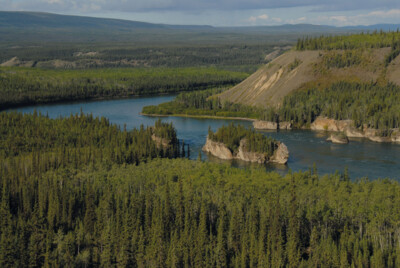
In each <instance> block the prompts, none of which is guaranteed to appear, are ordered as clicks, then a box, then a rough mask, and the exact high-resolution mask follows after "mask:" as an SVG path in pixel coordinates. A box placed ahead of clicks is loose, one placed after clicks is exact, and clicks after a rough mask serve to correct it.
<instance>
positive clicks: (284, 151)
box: [270, 143, 289, 165]
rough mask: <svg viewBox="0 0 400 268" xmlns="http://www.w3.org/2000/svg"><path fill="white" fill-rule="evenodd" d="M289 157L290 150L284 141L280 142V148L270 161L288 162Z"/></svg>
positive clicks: (277, 162)
mask: <svg viewBox="0 0 400 268" xmlns="http://www.w3.org/2000/svg"><path fill="white" fill-rule="evenodd" d="M288 159H289V150H288V148H287V147H286V145H285V144H284V143H279V145H278V149H277V150H275V152H274V155H273V156H272V157H271V159H270V161H271V162H272V163H276V164H282V165H284V164H286V163H287V161H288Z"/></svg>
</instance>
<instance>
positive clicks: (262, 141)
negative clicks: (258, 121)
mask: <svg viewBox="0 0 400 268" xmlns="http://www.w3.org/2000/svg"><path fill="white" fill-rule="evenodd" d="M208 138H209V139H211V140H212V141H216V142H221V143H223V144H225V145H226V146H227V147H228V148H229V150H231V152H235V153H237V151H238V149H239V146H240V141H241V140H242V139H245V140H246V149H247V150H248V151H249V152H258V153H265V154H266V155H267V156H272V155H273V153H274V151H275V149H276V148H277V146H278V144H277V141H276V140H274V139H272V138H270V137H267V136H264V135H263V134H261V133H257V132H256V131H255V130H254V129H247V128H245V127H243V126H241V125H235V124H233V123H231V124H229V125H228V126H222V127H220V128H219V129H218V130H217V131H216V132H215V133H214V132H213V131H212V130H211V129H209V130H208Z"/></svg>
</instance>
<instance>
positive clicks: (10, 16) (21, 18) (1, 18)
mask: <svg viewBox="0 0 400 268" xmlns="http://www.w3.org/2000/svg"><path fill="white" fill-rule="evenodd" d="M0 27H48V28H69V27H71V28H74V27H78V28H82V27H90V28H113V27H117V28H141V29H146V28H153V29H154V28H161V29H202V30H204V29H207V30H217V29H218V30H233V31H248V30H252V31H260V30H270V31H282V30H284V31H299V30H303V31H306V32H314V31H343V29H350V30H351V29H353V30H355V29H365V30H375V29H376V30H379V29H382V30H396V29H397V28H400V24H375V25H369V26H363V25H359V26H344V27H336V26H329V25H314V24H282V25H272V26H237V27H214V26H210V25H172V24H157V23H150V22H141V21H132V20H123V19H111V18H98V17H86V16H75V15H60V14H54V13H46V12H29V11H0Z"/></svg>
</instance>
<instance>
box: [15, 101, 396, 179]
mask: <svg viewBox="0 0 400 268" xmlns="http://www.w3.org/2000/svg"><path fill="white" fill-rule="evenodd" d="M173 98H174V96H156V97H139V98H131V99H122V100H101V101H91V102H76V103H61V104H51V105H37V106H30V107H23V108H18V109H13V110H16V111H21V112H24V113H32V112H33V111H34V110H35V109H36V110H37V111H38V112H41V113H42V114H48V115H49V117H51V118H57V117H60V116H62V117H65V116H69V115H71V114H75V113H80V111H81V109H82V111H83V112H84V113H92V114H93V115H94V116H99V117H100V116H104V117H106V118H108V119H109V120H110V122H111V123H114V124H118V125H120V126H123V125H124V124H126V126H127V129H132V128H135V127H139V126H140V125H142V124H143V125H145V126H147V125H153V124H154V122H155V121H156V120H158V117H148V116H142V115H140V112H141V110H142V107H143V106H147V105H157V104H160V103H163V102H167V101H170V100H172V99H173ZM10 111H11V110H10ZM161 119H162V120H163V121H165V122H172V123H173V124H174V126H175V128H176V129H177V133H178V138H179V139H181V140H184V141H185V144H189V146H190V158H191V159H196V158H197V157H198V155H199V152H200V151H201V147H202V146H203V144H204V143H205V140H206V136H207V131H208V127H209V126H210V127H211V129H212V130H214V131H215V130H217V129H218V128H219V127H220V126H222V125H227V124H229V123H230V122H232V120H225V119H197V118H182V117H161ZM235 123H240V124H243V125H245V126H251V122H249V121H241V120H235ZM263 133H265V135H269V136H272V137H274V138H276V139H278V140H280V141H282V142H283V143H285V144H286V145H287V147H288V149H289V152H290V157H289V161H288V164H287V165H285V166H283V165H272V164H267V165H265V168H266V170H275V171H277V172H279V173H283V174H284V173H286V172H287V171H288V170H289V169H290V170H292V171H299V170H303V171H304V170H307V169H309V168H311V167H312V166H313V164H314V163H315V164H316V166H317V168H318V173H319V174H327V173H334V172H336V171H339V172H343V171H344V169H345V167H348V170H349V174H350V177H351V179H353V180H355V179H357V178H363V177H368V178H369V179H371V180H372V179H377V178H391V179H395V180H400V145H399V144H385V143H374V142H371V141H366V140H363V139H358V140H350V143H349V144H346V145H338V144H332V143H329V142H326V141H325V140H326V138H327V134H325V133H318V132H313V131H307V130H292V131H280V132H276V131H272V132H263ZM202 159H203V160H206V161H215V162H227V161H222V160H219V159H216V158H214V157H212V156H208V155H205V154H204V153H202ZM227 163H231V164H232V165H233V166H239V167H248V166H251V165H256V164H249V163H245V162H242V161H232V162H227Z"/></svg>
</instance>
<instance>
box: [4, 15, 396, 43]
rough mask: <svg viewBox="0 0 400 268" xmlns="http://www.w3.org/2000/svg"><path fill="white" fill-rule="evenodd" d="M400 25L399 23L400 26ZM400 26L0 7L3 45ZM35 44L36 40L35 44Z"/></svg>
mask: <svg viewBox="0 0 400 268" xmlns="http://www.w3.org/2000/svg"><path fill="white" fill-rule="evenodd" d="M397 27H398V25H397ZM382 28H383V29H387V28H391V29H396V25H370V26H365V27H361V28H360V27H332V26H326V25H312V24H293V25H278V26H258V27H213V26H209V25H169V24H154V23H147V22H140V21H129V20H120V19H109V18H94V17H84V16H70V15H59V14H52V13H43V12H9V11H0V36H1V39H0V44H2V43H12V44H17V45H21V43H24V42H34V43H39V44H42V43H48V42H55V43H62V42H71V43H78V42H90V43H93V42H112V43H114V42H135V43H146V44H154V43H160V42H161V43H163V44H165V43H181V42H182V43H195V44H199V43H201V42H207V43H210V42H212V43H229V44H232V43H243V42H245V43H250V42H252V43H257V44H258V43H260V42H261V41H262V42H270V41H274V42H275V43H276V42H284V43H285V42H295V41H296V39H297V38H299V37H301V36H303V35H312V36H317V35H320V34H326V33H329V34H344V33H355V32H360V31H362V30H364V31H367V30H374V29H382ZM29 45H32V44H29Z"/></svg>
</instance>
